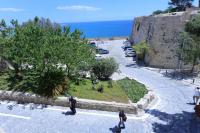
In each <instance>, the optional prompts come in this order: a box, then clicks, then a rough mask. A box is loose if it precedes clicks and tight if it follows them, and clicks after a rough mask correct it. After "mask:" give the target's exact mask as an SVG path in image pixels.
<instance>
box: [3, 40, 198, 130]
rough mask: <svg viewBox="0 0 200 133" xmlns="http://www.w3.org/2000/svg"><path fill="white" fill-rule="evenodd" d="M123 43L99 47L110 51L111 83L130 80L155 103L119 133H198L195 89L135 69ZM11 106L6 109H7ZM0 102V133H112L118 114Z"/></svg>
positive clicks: (139, 67) (156, 73)
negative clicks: (148, 91) (113, 61)
mask: <svg viewBox="0 0 200 133" xmlns="http://www.w3.org/2000/svg"><path fill="white" fill-rule="evenodd" d="M122 43H123V41H122V40H116V41H107V42H105V43H104V44H102V45H101V44H99V46H100V47H103V48H106V49H108V50H109V51H110V54H109V55H104V57H114V58H115V59H116V61H117V62H118V63H119V69H120V72H119V73H115V74H114V75H113V77H112V78H113V79H115V80H117V79H121V78H124V77H126V76H128V77H130V78H134V79H136V80H138V81H139V82H141V83H143V84H145V85H146V86H147V87H149V88H151V89H153V90H154V91H155V92H156V94H157V96H158V97H159V100H158V101H157V102H156V104H155V105H153V106H151V108H148V109H146V110H145V112H146V113H145V114H144V115H143V116H142V117H137V116H134V115H128V120H127V122H126V123H125V124H126V128H125V129H123V130H122V133H152V132H154V133H200V120H198V119H196V118H195V116H194V113H193V112H194V109H193V108H194V105H192V104H191V103H192V102H193V101H192V96H193V92H194V88H195V85H193V84H190V83H188V84H187V83H185V82H182V81H180V80H175V79H171V78H169V77H165V76H164V75H163V74H161V73H158V72H155V71H151V70H148V69H146V68H145V67H141V66H138V65H136V63H135V62H133V60H132V58H126V57H125V56H124V53H123V50H122V48H121V46H122V45H123V44H122ZM10 104H11V105H14V107H13V108H12V109H8V105H10ZM31 106H32V105H31V104H28V105H18V104H16V103H7V102H1V104H0V133H1V132H3V133H116V129H115V126H117V125H118V122H119V118H118V113H113V112H104V111H92V110H80V109H78V110H77V114H76V115H70V113H69V112H68V111H69V109H68V108H63V107H51V106H49V107H47V108H42V107H41V105H39V106H37V107H34V108H32V107H31Z"/></svg>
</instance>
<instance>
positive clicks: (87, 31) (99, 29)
mask: <svg viewBox="0 0 200 133" xmlns="http://www.w3.org/2000/svg"><path fill="white" fill-rule="evenodd" d="M61 25H62V26H70V28H71V31H74V30H75V29H79V30H80V31H82V32H83V37H85V38H112V37H129V36H130V34H131V29H132V26H133V20H119V21H99V22H80V23H62V24H61Z"/></svg>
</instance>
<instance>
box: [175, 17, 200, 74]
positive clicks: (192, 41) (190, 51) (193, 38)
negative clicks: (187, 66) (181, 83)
mask: <svg viewBox="0 0 200 133" xmlns="http://www.w3.org/2000/svg"><path fill="white" fill-rule="evenodd" d="M199 25H200V16H197V17H195V18H193V19H192V20H190V21H189V22H187V23H186V25H185V31H186V32H184V33H182V34H181V49H180V50H179V55H180V56H181V59H182V60H184V61H185V62H187V63H192V66H193V67H192V70H191V71H193V70H194V66H195V65H198V63H199V59H200V26H199Z"/></svg>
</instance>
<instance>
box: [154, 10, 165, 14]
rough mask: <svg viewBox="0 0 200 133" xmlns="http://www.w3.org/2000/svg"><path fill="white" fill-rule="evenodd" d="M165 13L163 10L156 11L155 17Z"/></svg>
mask: <svg viewBox="0 0 200 133" xmlns="http://www.w3.org/2000/svg"><path fill="white" fill-rule="evenodd" d="M162 13H163V11H162V10H156V11H154V12H153V15H159V14H162Z"/></svg>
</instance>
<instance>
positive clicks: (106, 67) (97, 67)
mask: <svg viewBox="0 0 200 133" xmlns="http://www.w3.org/2000/svg"><path fill="white" fill-rule="evenodd" d="M117 69H118V64H117V63H116V61H115V60H114V59H113V58H106V59H102V60H98V61H96V63H94V65H93V68H92V71H93V73H94V74H95V75H96V76H97V78H98V79H103V80H107V79H109V77H110V76H111V75H112V74H113V73H114V72H116V71H117Z"/></svg>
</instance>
